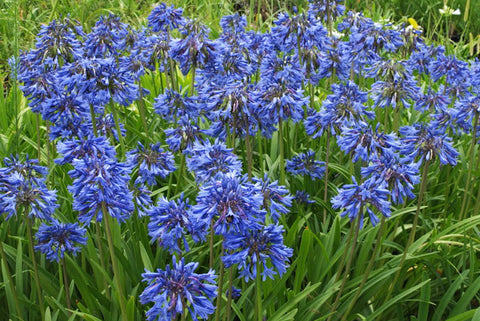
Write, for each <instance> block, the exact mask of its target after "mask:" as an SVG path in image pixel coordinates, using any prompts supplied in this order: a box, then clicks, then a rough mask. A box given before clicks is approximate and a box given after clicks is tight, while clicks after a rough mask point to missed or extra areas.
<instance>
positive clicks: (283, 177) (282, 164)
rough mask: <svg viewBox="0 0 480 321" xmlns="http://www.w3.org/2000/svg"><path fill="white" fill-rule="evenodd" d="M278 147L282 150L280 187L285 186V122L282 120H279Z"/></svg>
mask: <svg viewBox="0 0 480 321" xmlns="http://www.w3.org/2000/svg"><path fill="white" fill-rule="evenodd" d="M278 147H279V149H280V152H279V153H280V155H279V156H280V165H279V166H280V185H283V186H285V158H284V151H283V148H284V147H283V121H282V118H281V117H279V118H278Z"/></svg>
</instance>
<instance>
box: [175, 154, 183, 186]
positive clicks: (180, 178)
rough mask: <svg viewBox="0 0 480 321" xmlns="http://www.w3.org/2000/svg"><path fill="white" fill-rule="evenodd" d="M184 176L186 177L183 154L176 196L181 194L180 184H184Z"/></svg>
mask: <svg viewBox="0 0 480 321" xmlns="http://www.w3.org/2000/svg"><path fill="white" fill-rule="evenodd" d="M184 175H185V154H183V153H182V155H180V169H179V172H178V177H177V186H176V187H175V195H177V194H178V193H179V192H180V183H181V182H182V178H183V176H184Z"/></svg>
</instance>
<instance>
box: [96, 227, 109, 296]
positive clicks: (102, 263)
mask: <svg viewBox="0 0 480 321" xmlns="http://www.w3.org/2000/svg"><path fill="white" fill-rule="evenodd" d="M100 230H101V228H100V223H98V221H95V232H96V233H95V237H96V239H97V247H98V255H99V256H100V266H101V267H102V269H103V270H104V271H107V266H106V264H105V259H104V258H105V256H104V253H103V243H102V236H101V234H100ZM103 287H104V289H105V296H106V297H107V299H110V291H108V282H107V279H105V278H103Z"/></svg>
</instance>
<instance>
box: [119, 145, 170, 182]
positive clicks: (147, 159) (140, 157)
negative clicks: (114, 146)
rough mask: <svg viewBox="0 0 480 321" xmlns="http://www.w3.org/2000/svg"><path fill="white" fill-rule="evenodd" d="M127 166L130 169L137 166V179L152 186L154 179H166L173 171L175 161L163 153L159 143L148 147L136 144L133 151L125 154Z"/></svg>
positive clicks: (168, 154)
mask: <svg viewBox="0 0 480 321" xmlns="http://www.w3.org/2000/svg"><path fill="white" fill-rule="evenodd" d="M127 165H128V166H131V167H132V168H134V167H137V166H138V179H139V181H141V182H147V183H148V184H149V185H151V186H153V185H155V184H156V178H157V177H160V178H166V177H167V176H168V175H169V174H170V173H172V172H174V171H175V160H174V157H173V154H172V153H171V152H168V151H164V150H163V148H161V147H160V143H156V144H150V147H145V146H143V144H142V143H140V142H138V147H137V149H135V150H132V151H129V152H128V153H127Z"/></svg>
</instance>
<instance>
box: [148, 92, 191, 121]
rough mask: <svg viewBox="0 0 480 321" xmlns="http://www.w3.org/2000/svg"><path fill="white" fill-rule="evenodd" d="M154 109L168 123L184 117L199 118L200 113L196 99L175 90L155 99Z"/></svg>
mask: <svg viewBox="0 0 480 321" xmlns="http://www.w3.org/2000/svg"><path fill="white" fill-rule="evenodd" d="M153 107H154V108H155V112H156V113H157V114H159V115H160V116H162V117H163V118H165V119H167V120H168V121H173V120H175V119H177V118H179V117H182V116H189V117H197V116H198V115H199V113H200V108H199V104H198V102H197V100H196V97H190V96H187V94H186V93H185V94H183V95H182V94H180V93H178V92H176V91H175V90H173V89H166V90H165V93H164V94H160V95H159V96H158V97H157V98H155V103H154V104H153Z"/></svg>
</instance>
